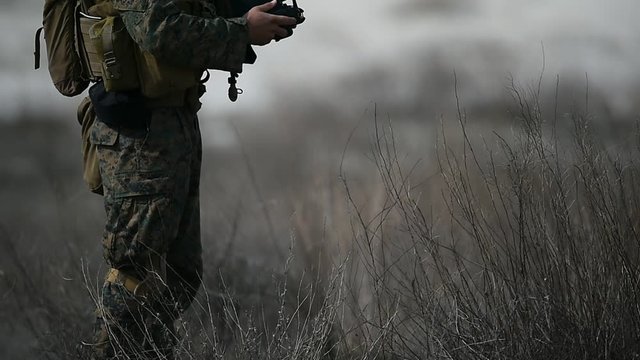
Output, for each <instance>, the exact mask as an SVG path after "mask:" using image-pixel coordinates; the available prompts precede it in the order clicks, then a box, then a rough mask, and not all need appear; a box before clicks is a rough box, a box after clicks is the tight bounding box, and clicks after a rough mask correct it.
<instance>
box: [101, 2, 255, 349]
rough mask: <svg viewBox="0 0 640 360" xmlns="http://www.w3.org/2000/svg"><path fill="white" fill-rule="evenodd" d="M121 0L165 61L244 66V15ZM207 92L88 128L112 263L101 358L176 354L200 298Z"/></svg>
mask: <svg viewBox="0 0 640 360" xmlns="http://www.w3.org/2000/svg"><path fill="white" fill-rule="evenodd" d="M114 3H115V5H116V6H117V7H118V8H119V9H120V10H121V15H122V18H123V20H124V22H125V25H126V27H127V30H128V31H129V33H130V34H131V36H132V38H133V39H134V40H135V41H136V42H137V43H138V44H139V45H140V47H141V48H143V49H145V50H147V51H149V52H151V53H152V54H154V55H155V56H156V58H158V59H159V60H160V61H166V62H167V63H171V64H172V65H177V66H183V67H187V68H191V69H194V70H198V69H208V68H214V69H223V70H229V71H240V70H241V67H242V63H243V60H244V59H245V56H246V52H247V49H248V33H247V28H246V23H245V20H244V19H242V18H236V19H228V20H227V19H224V18H222V17H217V16H216V12H215V6H214V5H213V4H211V3H208V2H201V1H187V0H176V1H171V0H133V1H132V0H117V1H114ZM185 4H187V5H188V6H187V7H185V6H184V5H185ZM193 9H197V12H196V11H195V10H193ZM198 90H200V91H198ZM201 93H202V89H189V90H188V91H186V93H185V94H184V96H182V98H183V99H185V101H182V103H181V104H178V105H175V106H174V104H172V105H169V106H166V104H163V103H162V102H157V101H156V102H154V101H153V99H151V100H150V101H149V108H150V112H151V118H150V121H148V123H147V126H146V128H128V127H126V126H120V127H117V128H116V127H110V126H108V125H106V124H104V123H102V122H100V121H96V122H95V124H94V125H93V128H92V129H91V142H92V143H93V144H95V145H96V146H97V152H98V159H99V162H100V173H101V175H102V180H103V188H104V202H105V209H106V214H107V222H106V226H105V230H104V235H103V247H104V257H105V260H106V261H107V264H108V265H109V266H110V267H111V268H112V270H110V272H109V275H108V277H107V281H106V282H105V285H104V287H103V290H102V294H101V298H100V301H99V304H98V309H97V322H96V332H95V342H94V347H95V352H94V358H95V359H113V358H117V359H128V358H132V359H145V358H154V359H155V358H162V359H164V358H172V353H173V346H174V343H175V341H176V336H175V328H174V321H175V319H176V318H177V317H178V316H179V314H180V313H181V312H182V311H184V310H185V309H186V308H188V307H189V305H190V304H191V302H192V301H193V298H194V296H195V294H196V292H197V290H198V288H199V284H200V278H201V275H202V259H201V252H202V251H201V243H200V212H199V181H200V165H201V158H202V147H201V139H200V130H199V127H198V118H197V116H196V112H197V110H198V109H199V102H198V101H197V98H198V96H197V95H201ZM113 269H116V271H114V270H113Z"/></svg>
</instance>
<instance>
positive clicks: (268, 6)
mask: <svg viewBox="0 0 640 360" xmlns="http://www.w3.org/2000/svg"><path fill="white" fill-rule="evenodd" d="M277 3H278V2H277V1H276V0H271V1H269V2H268V3H264V4H262V5H258V6H255V8H256V9H258V10H260V11H262V12H267V11H269V10H271V9H273V7H274V6H276V4H277Z"/></svg>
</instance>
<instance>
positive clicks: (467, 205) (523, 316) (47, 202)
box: [0, 78, 640, 359]
mask: <svg viewBox="0 0 640 360" xmlns="http://www.w3.org/2000/svg"><path fill="white" fill-rule="evenodd" d="M363 81H365V80H363ZM442 81H444V80H442ZM447 81H449V82H450V84H451V86H449V87H448V91H446V92H445V95H442V96H441V97H442V99H444V100H443V102H442V104H443V105H441V106H440V108H441V109H443V110H438V111H440V112H439V113H434V110H433V108H435V107H436V104H435V103H429V104H426V105H425V104H424V102H422V101H421V100H420V99H415V100H413V102H404V103H403V102H398V101H394V100H393V99H391V100H389V101H387V102H383V103H381V104H379V105H374V104H371V105H370V106H369V107H368V108H366V109H362V110H361V111H360V112H358V113H357V115H354V114H353V113H348V112H347V111H343V110H340V109H339V108H334V107H331V106H326V104H323V103H322V102H321V101H319V100H315V101H313V100H309V99H306V100H305V99H298V100H297V101H294V103H295V104H296V106H295V107H292V108H288V109H287V111H282V112H274V113H272V114H269V115H268V116H263V118H262V119H249V118H245V119H205V118H203V119H201V121H202V123H203V129H205V134H204V136H205V137H206V136H207V135H206V131H207V129H208V126H209V125H207V122H209V121H228V122H230V123H231V124H233V126H234V127H235V132H234V133H235V135H236V138H235V144H236V145H234V146H219V145H217V144H215V143H211V142H209V143H208V144H209V146H207V148H206V151H205V160H204V164H203V175H202V189H201V192H202V230H203V239H202V240H203V243H204V249H205V278H204V282H203V290H202V291H201V294H200V296H199V301H198V302H197V304H195V305H194V306H193V308H192V309H191V310H190V312H189V313H188V314H186V315H185V319H184V322H183V323H182V324H181V330H182V331H181V334H182V336H181V338H180V339H179V346H178V350H177V353H178V356H179V358H184V359H213V358H216V359H218V358H219V359H222V358H224V359H258V358H260V359H262V358H263V359H323V358H338V359H634V358H638V357H639V356H640V308H639V307H638V304H639V303H640V302H639V301H638V300H639V298H638V279H640V277H639V276H640V267H639V266H638V261H637V260H638V251H639V250H640V247H639V246H638V245H639V244H640V243H639V241H640V236H639V235H638V232H639V231H640V224H639V222H638V220H637V219H638V215H640V214H639V211H638V209H639V207H638V205H639V203H640V195H639V194H640V193H639V192H638V191H637V189H638V186H640V182H639V180H638V179H640V177H639V175H640V174H638V171H640V167H639V164H638V145H640V143H638V139H639V137H638V136H637V135H638V132H637V127H636V123H635V118H634V116H633V115H626V114H623V115H619V114H617V115H614V114H613V113H612V112H610V111H608V110H607V106H606V104H605V103H604V100H602V99H601V98H600V97H599V96H598V94H591V96H590V99H589V106H588V107H587V104H585V101H586V100H584V99H586V97H577V98H578V99H579V100H575V99H576V97H573V96H570V95H566V94H567V93H569V92H571V91H569V90H566V89H564V88H560V89H558V90H559V91H560V94H561V95H563V96H556V93H555V89H554V88H553V87H552V88H551V89H545V90H544V91H543V92H542V93H541V94H538V91H536V87H535V86H534V87H533V89H534V91H531V90H523V89H520V88H517V89H512V91H511V92H510V93H509V94H510V95H512V97H511V98H509V97H506V96H505V100H504V101H503V102H501V103H497V104H496V103H491V104H480V105H477V104H476V105H473V106H471V107H469V108H465V106H464V104H460V105H459V106H457V105H456V100H457V99H456V96H455V95H456V94H455V93H454V91H453V81H452V80H451V78H449V79H448V80H447ZM571 93H572V94H573V93H577V92H571ZM556 99H557V100H556ZM294 100H295V99H294ZM460 100H461V101H462V103H464V98H462V99H460ZM265 118H266V119H265ZM205 143H207V141H206V139H205ZM79 149H80V139H79V128H78V126H77V124H76V123H75V120H69V121H44V120H42V119H38V118H28V117H27V116H25V118H23V119H18V120H17V121H14V122H5V123H0V153H2V159H3V166H2V167H0V301H1V302H0V305H1V306H0V344H1V346H0V358H3V359H22V358H44V359H72V358H74V359H75V358H78V359H83V358H86V356H87V355H86V354H87V347H86V346H83V345H82V342H83V341H89V340H90V336H91V329H92V326H93V324H92V323H93V310H94V305H93V300H92V299H93V297H94V296H95V295H96V292H97V288H98V287H99V286H100V284H101V281H102V280H101V278H102V276H103V273H104V271H105V265H104V264H103V262H102V257H101V253H100V251H101V250H100V249H101V247H100V234H101V227H102V225H103V224H102V222H103V211H102V207H101V206H102V205H101V198H100V197H99V196H95V195H92V194H90V193H89V192H88V191H87V190H86V189H85V187H84V184H83V183H82V179H81V169H80V160H81V158H80V152H79Z"/></svg>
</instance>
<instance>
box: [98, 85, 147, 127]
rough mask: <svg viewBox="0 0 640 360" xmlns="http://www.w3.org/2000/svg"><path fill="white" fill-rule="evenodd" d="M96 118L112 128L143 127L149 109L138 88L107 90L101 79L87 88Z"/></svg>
mask: <svg viewBox="0 0 640 360" xmlns="http://www.w3.org/2000/svg"><path fill="white" fill-rule="evenodd" d="M89 97H90V98H91V103H92V104H93V108H94V110H95V113H96V115H97V117H98V120H100V121H101V122H103V123H105V124H107V125H108V126H111V127H113V128H128V129H145V128H146V127H147V126H148V124H149V121H150V120H151V110H150V109H148V107H147V105H146V100H147V99H145V98H144V96H142V94H141V93H140V91H139V90H133V91H107V90H106V89H105V85H104V83H103V82H102V81H100V82H97V83H95V84H94V85H93V86H91V88H89Z"/></svg>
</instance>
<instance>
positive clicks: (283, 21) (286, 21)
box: [271, 15, 298, 26]
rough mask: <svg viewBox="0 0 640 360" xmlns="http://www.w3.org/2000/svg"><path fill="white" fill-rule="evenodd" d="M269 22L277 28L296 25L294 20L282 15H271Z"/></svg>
mask: <svg viewBox="0 0 640 360" xmlns="http://www.w3.org/2000/svg"><path fill="white" fill-rule="evenodd" d="M271 22H272V23H274V24H276V25H278V26H292V25H296V24H297V23H298V21H297V20H296V18H292V17H289V16H282V15H273V16H272V18H271Z"/></svg>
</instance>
